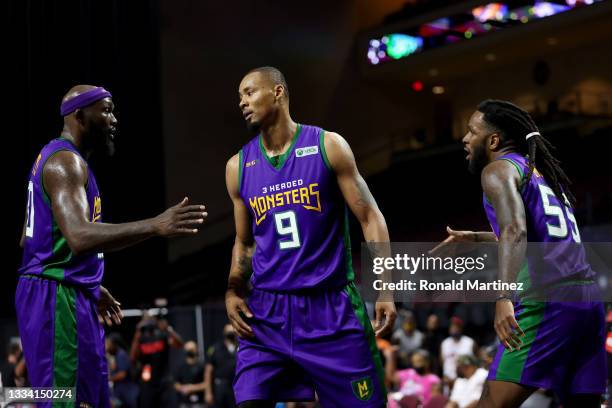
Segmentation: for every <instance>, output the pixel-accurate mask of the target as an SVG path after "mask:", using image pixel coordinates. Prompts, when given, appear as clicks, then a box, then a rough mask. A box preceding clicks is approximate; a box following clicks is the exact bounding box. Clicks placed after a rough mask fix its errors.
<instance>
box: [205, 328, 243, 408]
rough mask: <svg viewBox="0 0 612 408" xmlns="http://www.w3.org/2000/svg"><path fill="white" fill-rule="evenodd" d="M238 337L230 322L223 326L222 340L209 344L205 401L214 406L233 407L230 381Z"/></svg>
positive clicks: (220, 407) (216, 407)
mask: <svg viewBox="0 0 612 408" xmlns="http://www.w3.org/2000/svg"><path fill="white" fill-rule="evenodd" d="M237 348H238V338H237V337H236V333H235V332H234V328H233V327H232V325H231V324H229V323H227V324H226V325H225V326H224V327H223V340H222V341H220V342H218V343H216V344H215V345H213V346H211V347H210V348H209V349H208V352H207V357H208V358H207V359H206V368H205V374H204V382H205V384H206V391H205V402H206V404H208V405H209V406H210V407H214V408H230V407H231V408H233V407H234V406H235V402H234V390H233V389H232V382H233V380H234V371H235V370H236V350H237Z"/></svg>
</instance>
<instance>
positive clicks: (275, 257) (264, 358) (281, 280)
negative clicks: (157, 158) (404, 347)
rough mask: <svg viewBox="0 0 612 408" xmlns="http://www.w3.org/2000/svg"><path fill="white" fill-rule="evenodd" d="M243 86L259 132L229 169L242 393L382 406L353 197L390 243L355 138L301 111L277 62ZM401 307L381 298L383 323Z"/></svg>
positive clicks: (243, 99)
mask: <svg viewBox="0 0 612 408" xmlns="http://www.w3.org/2000/svg"><path fill="white" fill-rule="evenodd" d="M239 95H240V110H241V111H242V114H243V115H244V118H245V120H246V123H247V125H248V127H249V128H250V129H251V130H252V131H254V132H257V133H259V134H258V136H256V137H255V138H253V139H252V140H251V141H250V142H249V143H247V144H246V145H245V146H244V147H243V148H242V150H240V152H239V153H238V154H236V155H235V156H233V157H232V158H231V159H230V160H229V161H228V163H227V171H226V183H227V187H228V191H229V194H230V196H231V198H232V201H233V203H234V216H235V222H236V240H235V244H234V249H233V256H232V265H231V269H230V276H229V285H228V290H227V293H226V298H225V299H226V307H227V313H228V316H229V319H230V322H231V323H232V325H233V326H234V328H235V329H236V332H237V333H238V335H239V336H240V338H241V339H240V344H239V349H238V354H237V366H236V376H235V379H234V392H235V394H236V402H237V403H238V405H239V407H241V408H245V407H272V406H273V402H274V401H309V400H313V399H314V391H315V390H316V392H317V395H318V397H319V400H320V402H321V404H322V405H323V407H326V408H327V407H375V408H381V407H383V406H384V405H385V394H386V393H385V389H384V382H383V378H382V375H383V372H382V364H381V360H380V356H379V354H378V351H377V348H376V343H375V338H374V331H373V329H372V326H371V324H370V322H369V319H368V316H367V313H366V310H365V308H364V305H363V303H362V301H361V299H360V297H359V294H358V292H357V289H356V287H355V284H354V283H353V277H354V274H353V269H352V265H351V253H350V249H351V246H350V242H349V233H348V218H347V217H348V213H347V208H346V206H347V204H348V207H349V208H350V209H351V211H352V212H353V214H355V216H356V217H357V219H358V220H359V222H360V223H361V226H362V228H363V233H364V236H365V239H366V240H367V241H369V242H388V241H389V234H388V232H387V226H386V223H385V219H384V217H383V215H382V214H381V212H380V210H379V209H378V206H377V205H376V202H375V201H374V198H373V197H372V195H371V194H370V191H369V189H368V186H367V185H366V183H365V181H364V180H363V178H362V177H361V175H360V174H359V172H358V170H357V167H356V165H355V158H354V157H353V153H352V152H351V149H350V147H349V145H348V144H347V142H346V141H345V140H344V139H343V138H342V137H341V136H340V135H338V134H336V133H332V132H328V131H324V130H322V129H320V128H317V127H314V126H308V125H302V124H299V123H296V122H294V121H293V120H292V118H291V116H290V114H289V89H288V87H287V83H286V81H285V79H284V77H283V75H282V73H281V72H280V71H279V70H277V69H276V68H272V67H262V68H257V69H254V70H252V71H250V72H249V73H247V75H246V76H245V77H244V78H243V79H242V82H241V83H240V87H239ZM249 284H250V285H252V290H251V291H250V292H249V291H248V285H249ZM379 300H380V299H379ZM395 316H396V311H395V305H394V303H393V302H382V301H379V302H377V304H376V321H377V322H378V324H377V326H378V327H377V332H378V333H380V332H383V331H386V330H388V329H390V328H391V327H393V322H394V320H395Z"/></svg>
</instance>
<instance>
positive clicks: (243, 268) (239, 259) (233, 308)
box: [225, 155, 255, 337]
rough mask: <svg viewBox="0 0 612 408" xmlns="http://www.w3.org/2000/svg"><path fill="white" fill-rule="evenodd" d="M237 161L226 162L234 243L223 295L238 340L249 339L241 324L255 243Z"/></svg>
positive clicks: (246, 328) (245, 313) (246, 312)
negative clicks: (243, 197) (232, 212)
mask: <svg viewBox="0 0 612 408" xmlns="http://www.w3.org/2000/svg"><path fill="white" fill-rule="evenodd" d="M239 164H240V163H239V157H238V155H235V156H233V157H232V158H231V159H229V161H228V162H227V166H226V169H225V183H226V185H227V191H228V193H229V195H230V198H231V199H232V202H233V204H234V222H235V224H236V239H235V241H234V249H233V250H232V264H231V267H230V273H229V278H228V283H227V292H226V293H225V307H226V309H227V317H228V318H229V320H230V323H231V324H232V326H234V330H236V333H238V335H239V336H240V337H252V336H253V330H252V329H251V327H250V326H249V325H248V324H247V323H246V322H245V321H244V316H246V317H247V318H251V317H253V315H252V313H251V311H250V310H249V308H248V306H247V304H246V301H245V299H246V296H247V292H248V281H249V278H250V277H251V273H252V271H253V270H252V259H253V251H254V249H255V241H254V240H253V235H252V233H251V220H250V218H249V217H250V216H249V212H248V210H247V208H246V206H245V205H244V202H243V201H242V198H241V197H240V192H239V186H238V169H239Z"/></svg>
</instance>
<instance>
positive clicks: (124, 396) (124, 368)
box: [106, 333, 138, 408]
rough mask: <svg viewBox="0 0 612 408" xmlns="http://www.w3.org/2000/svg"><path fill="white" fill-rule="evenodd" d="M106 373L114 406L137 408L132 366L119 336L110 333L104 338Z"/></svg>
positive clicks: (136, 391)
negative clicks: (107, 357)
mask: <svg viewBox="0 0 612 408" xmlns="http://www.w3.org/2000/svg"><path fill="white" fill-rule="evenodd" d="M106 352H107V353H108V356H109V357H110V358H109V364H108V372H109V374H110V381H111V382H112V390H111V398H112V399H113V402H114V405H115V406H120V407H127V408H136V407H137V406H138V385H136V383H135V382H134V380H133V379H132V370H131V368H132V364H131V362H130V357H129V356H128V353H127V351H126V350H125V346H124V345H123V341H122V339H121V335H119V333H111V334H109V335H108V336H107V337H106Z"/></svg>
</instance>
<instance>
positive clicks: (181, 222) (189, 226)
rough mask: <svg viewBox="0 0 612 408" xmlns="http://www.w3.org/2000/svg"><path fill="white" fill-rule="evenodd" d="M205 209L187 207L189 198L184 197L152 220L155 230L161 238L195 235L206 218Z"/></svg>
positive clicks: (196, 206)
mask: <svg viewBox="0 0 612 408" xmlns="http://www.w3.org/2000/svg"><path fill="white" fill-rule="evenodd" d="M205 209H206V207H205V206H203V205H201V204H198V205H189V198H187V197H185V198H183V200H182V201H181V202H180V203H178V204H177V205H175V206H172V207H170V208H168V209H167V210H166V211H164V212H163V213H161V214H160V215H158V216H157V217H155V218H154V219H153V221H154V225H155V230H156V231H157V234H158V235H160V236H162V237H172V236H177V235H191V234H195V233H197V232H198V228H200V226H201V225H202V223H203V222H204V219H205V218H206V217H207V216H208V213H207V212H205V211H204V210H205Z"/></svg>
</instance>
